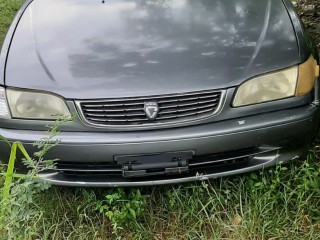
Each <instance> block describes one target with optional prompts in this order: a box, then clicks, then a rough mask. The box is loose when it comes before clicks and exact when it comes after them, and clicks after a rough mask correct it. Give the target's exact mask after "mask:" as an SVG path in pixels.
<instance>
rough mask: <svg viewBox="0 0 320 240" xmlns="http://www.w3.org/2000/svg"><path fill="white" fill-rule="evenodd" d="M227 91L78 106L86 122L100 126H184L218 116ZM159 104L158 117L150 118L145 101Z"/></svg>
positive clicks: (84, 102) (98, 101)
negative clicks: (174, 124) (178, 124)
mask: <svg viewBox="0 0 320 240" xmlns="http://www.w3.org/2000/svg"><path fill="white" fill-rule="evenodd" d="M223 95H224V92H223V91H206V92H194V93H185V94H173V95H166V96H150V97H142V98H140V97H139V98H123V99H104V100H92V101H79V102H77V106H78V108H79V110H80V111H81V113H82V116H83V118H84V120H85V121H86V122H87V123H88V124H90V125H98V126H126V125H128V126H132V125H135V126H141V125H147V124H152V125H154V124H166V123H180V122H184V121H190V120H191V121H194V120H199V119H202V118H205V117H209V116H212V115H214V114H215V113H217V112H218V111H219V108H220V106H221V103H222V99H223ZM148 101H155V102H157V104H158V107H159V112H158V116H157V117H156V119H154V120H150V119H148V117H147V115H146V113H145V111H144V106H145V102H148Z"/></svg>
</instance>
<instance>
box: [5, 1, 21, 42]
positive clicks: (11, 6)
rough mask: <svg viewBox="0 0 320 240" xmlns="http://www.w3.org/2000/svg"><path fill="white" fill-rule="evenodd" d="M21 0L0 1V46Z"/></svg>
mask: <svg viewBox="0 0 320 240" xmlns="http://www.w3.org/2000/svg"><path fill="white" fill-rule="evenodd" d="M22 2H23V1H22V0H0V46H1V45H2V42H3V39H4V37H5V34H6V32H7V29H8V28H9V26H10V24H11V22H12V18H13V16H14V14H15V12H16V11H17V10H18V9H19V7H20V6H21V3H22Z"/></svg>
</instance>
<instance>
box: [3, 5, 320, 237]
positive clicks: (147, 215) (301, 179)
mask: <svg viewBox="0 0 320 240" xmlns="http://www.w3.org/2000/svg"><path fill="white" fill-rule="evenodd" d="M20 3H21V0H19V1H18V0H5V1H4V0H1V3H0V42H1V41H2V40H3V37H4V35H5V31H6V29H7V27H8V26H9V23H10V21H11V20H12V17H13V15H14V13H15V11H16V10H17V7H18V6H19V4H20ZM319 154H320V151H319V148H318V147H317V145H315V146H314V147H313V148H312V149H311V150H310V152H309V154H308V157H307V158H306V159H305V160H301V161H295V162H294V163H290V164H287V165H285V166H277V167H274V168H271V169H267V170H263V171H258V172H254V173H251V174H247V175H241V176H235V177H229V178H222V179H218V180H214V181H211V182H203V183H197V184H185V185H180V186H164V187H148V188H139V189H138V188H130V189H85V188H60V187H51V188H50V189H48V190H44V191H40V193H38V192H39V190H43V189H41V188H42V187H41V186H33V187H30V184H29V183H28V182H24V183H23V184H22V185H19V184H15V185H13V186H12V189H11V192H10V193H11V197H12V205H13V206H12V209H10V212H9V214H10V215H8V217H7V219H6V221H3V222H2V225H1V224H0V239H8V233H10V235H11V236H15V237H13V239H77V240H78V239H109V238H118V239H120V238H122V239H159V240H160V239H320V178H319V175H320V163H319ZM2 187H3V180H1V179H0V188H2ZM37 188H39V189H37ZM31 190H32V191H31ZM21 203H23V204H21ZM6 210H8V209H6ZM19 229H20V230H19Z"/></svg>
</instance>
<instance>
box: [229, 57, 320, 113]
mask: <svg viewBox="0 0 320 240" xmlns="http://www.w3.org/2000/svg"><path fill="white" fill-rule="evenodd" d="M317 76H319V67H318V65H317V62H316V60H315V59H314V58H313V57H310V58H309V60H308V61H306V62H305V63H303V64H301V65H299V66H295V67H291V68H287V69H284V70H282V71H278V72H274V73H270V74H266V75H263V76H260V77H256V78H253V79H251V80H249V81H247V82H245V83H243V84H242V85H241V86H240V87H239V89H238V90H237V92H236V95H235V98H234V101H233V106H234V107H240V106H245V105H250V104H257V103H263V102H268V101H273V100H278V99H283V98H288V97H293V96H303V95H305V94H307V93H309V92H310V91H311V90H312V89H313V88H314V82H315V79H316V78H317Z"/></svg>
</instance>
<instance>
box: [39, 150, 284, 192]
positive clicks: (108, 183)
mask: <svg viewBox="0 0 320 240" xmlns="http://www.w3.org/2000/svg"><path fill="white" fill-rule="evenodd" d="M259 151H260V153H259V154H257V155H255V156H253V157H252V158H250V160H248V161H247V162H246V163H245V164H244V165H243V167H241V168H239V165H235V166H233V167H231V168H230V167H224V168H223V167H222V168H218V169H210V170H208V172H207V173H206V174H199V173H195V174H192V173H190V174H188V176H185V175H172V176H167V178H166V179H165V178H161V177H158V178H145V179H143V178H133V179H131V180H130V179H124V178H122V177H121V176H120V175H118V176H115V177H114V178H110V177H109V178H108V177H105V176H103V175H100V176H99V175H98V177H97V175H96V176H94V175H92V176H90V175H87V176H86V175H84V176H83V181H81V180H77V181H74V180H75V178H74V176H68V175H65V174H62V173H60V172H54V171H53V172H49V173H42V174H39V176H38V177H39V178H40V179H42V180H38V182H45V181H48V182H50V183H52V184H54V185H60V186H74V187H79V186H87V187H89V186H90V187H136V186H153V185H165V184H180V183H186V182H194V181H205V180H208V179H214V178H219V177H224V176H230V175H236V174H241V173H245V172H250V171H254V170H258V169H262V168H266V167H270V166H272V165H275V164H276V163H277V162H278V161H279V157H280V155H279V149H278V148H272V147H262V148H260V149H259ZM221 169H224V171H221Z"/></svg>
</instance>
